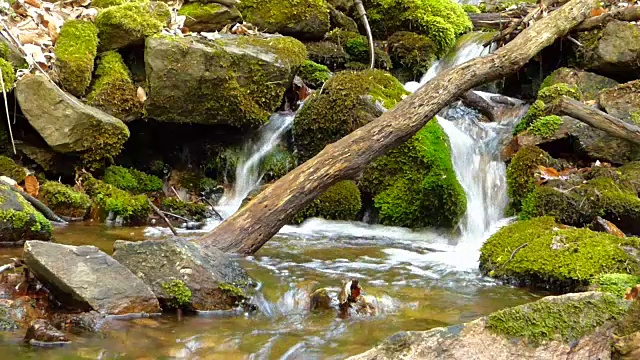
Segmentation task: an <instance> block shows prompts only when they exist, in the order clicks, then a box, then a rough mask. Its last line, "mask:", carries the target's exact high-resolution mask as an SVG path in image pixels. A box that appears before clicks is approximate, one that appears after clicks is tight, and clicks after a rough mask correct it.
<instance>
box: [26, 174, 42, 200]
mask: <svg viewBox="0 0 640 360" xmlns="http://www.w3.org/2000/svg"><path fill="white" fill-rule="evenodd" d="M24 190H25V192H26V193H27V194H29V195H31V196H33V197H37V196H38V193H39V192H40V183H39V182H38V179H36V177H35V176H33V175H29V176H27V177H26V178H25V179H24Z"/></svg>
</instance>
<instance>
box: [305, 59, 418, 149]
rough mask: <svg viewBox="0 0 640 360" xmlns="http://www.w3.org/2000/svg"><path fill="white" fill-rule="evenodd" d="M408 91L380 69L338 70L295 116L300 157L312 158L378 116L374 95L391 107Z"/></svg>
mask: <svg viewBox="0 0 640 360" xmlns="http://www.w3.org/2000/svg"><path fill="white" fill-rule="evenodd" d="M405 94H408V93H407V92H406V91H405V90H404V87H403V86H402V84H400V82H398V80H396V79H395V78H394V77H393V76H391V75H390V74H388V73H386V72H384V71H381V70H366V71H361V72H351V71H343V72H340V73H337V74H336V75H334V76H333V77H332V78H331V79H329V80H328V81H327V82H326V83H325V86H324V88H323V91H322V93H320V94H316V95H314V96H313V97H312V98H310V99H309V100H307V103H306V104H305V106H304V107H303V108H302V110H300V112H299V113H298V115H297V116H296V118H295V120H294V125H293V134H294V139H295V145H296V149H297V152H298V157H299V160H300V161H306V160H308V159H310V158H311V157H313V156H314V155H315V154H317V153H318V152H320V150H322V149H323V148H324V147H325V146H326V145H327V144H330V143H332V142H334V141H337V140H339V139H340V138H342V137H344V136H346V135H347V134H349V133H351V132H352V131H354V130H356V129H357V128H359V127H360V126H362V125H364V124H366V123H368V122H369V121H371V120H373V119H374V118H375V117H376V116H378V115H379V111H378V110H377V109H376V108H375V106H374V104H373V103H372V101H371V99H373V100H377V101H380V102H381V103H382V104H383V105H384V107H386V108H388V109H390V108H392V107H393V106H394V105H395V104H396V103H397V102H399V101H400V100H401V99H402V97H403V96H404V95H405ZM367 96H370V98H367Z"/></svg>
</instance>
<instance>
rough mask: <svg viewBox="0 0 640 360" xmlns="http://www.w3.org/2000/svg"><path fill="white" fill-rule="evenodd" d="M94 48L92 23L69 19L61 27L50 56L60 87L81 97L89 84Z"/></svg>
mask: <svg viewBox="0 0 640 360" xmlns="http://www.w3.org/2000/svg"><path fill="white" fill-rule="evenodd" d="M97 49H98V29H97V28H96V26H95V25H93V23H91V22H88V21H82V20H69V21H66V22H65V23H64V25H62V28H61V29H60V36H59V38H58V41H56V46H55V48H54V53H55V55H56V68H57V69H58V72H59V76H60V84H61V85H62V88H64V89H65V90H67V91H68V92H70V93H72V94H73V95H75V96H82V95H84V93H85V92H86V91H87V88H88V87H89V84H90V83H91V75H92V73H93V61H94V59H95V57H96V53H97Z"/></svg>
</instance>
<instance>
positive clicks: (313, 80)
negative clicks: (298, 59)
mask: <svg viewBox="0 0 640 360" xmlns="http://www.w3.org/2000/svg"><path fill="white" fill-rule="evenodd" d="M298 76H300V78H301V79H302V81H304V82H305V84H307V85H308V86H310V87H312V88H314V89H318V88H320V87H321V86H322V84H324V83H325V82H326V81H327V80H329V78H330V77H331V71H329V68H328V67H326V66H324V65H321V64H318V63H315V62H313V61H311V60H307V61H305V62H304V64H302V67H301V68H300V72H299V73H298Z"/></svg>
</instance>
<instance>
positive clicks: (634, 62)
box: [577, 20, 640, 77]
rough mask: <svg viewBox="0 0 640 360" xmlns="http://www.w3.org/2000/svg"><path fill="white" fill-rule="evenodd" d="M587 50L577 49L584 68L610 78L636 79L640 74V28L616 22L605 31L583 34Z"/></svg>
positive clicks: (580, 37) (582, 41) (581, 37)
mask: <svg viewBox="0 0 640 360" xmlns="http://www.w3.org/2000/svg"><path fill="white" fill-rule="evenodd" d="M578 40H579V41H580V42H581V43H582V44H583V46H581V47H579V48H578V49H577V61H578V64H579V65H581V66H580V67H582V68H585V69H591V70H598V72H603V73H607V74H618V75H621V76H623V77H627V76H630V75H631V76H632V74H633V73H634V72H636V71H640V27H638V25H636V24H634V23H630V22H624V21H618V20H613V21H611V22H609V23H608V24H607V26H606V27H605V28H604V30H599V29H598V30H593V31H588V32H583V33H580V34H579V37H578Z"/></svg>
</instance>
